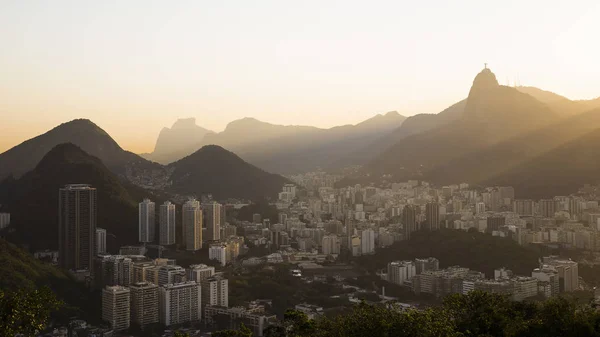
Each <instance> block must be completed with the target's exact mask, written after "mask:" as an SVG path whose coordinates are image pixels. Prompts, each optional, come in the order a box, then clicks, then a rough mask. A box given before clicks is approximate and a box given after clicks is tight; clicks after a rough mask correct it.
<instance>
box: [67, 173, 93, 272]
mask: <svg viewBox="0 0 600 337" xmlns="http://www.w3.org/2000/svg"><path fill="white" fill-rule="evenodd" d="M97 210H98V208H97V204H96V189H95V188H93V187H91V186H90V185H84V184H77V185H75V184H73V185H66V186H65V187H63V188H61V189H60V190H59V200H58V234H59V236H58V261H59V264H60V266H61V267H63V268H65V269H74V270H83V269H87V270H90V271H91V270H92V269H93V263H94V262H93V261H94V256H95V255H96V222H97V212H98V211H97Z"/></svg>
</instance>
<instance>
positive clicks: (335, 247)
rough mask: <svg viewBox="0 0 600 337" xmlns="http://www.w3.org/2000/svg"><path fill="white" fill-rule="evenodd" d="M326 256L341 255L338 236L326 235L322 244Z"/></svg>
mask: <svg viewBox="0 0 600 337" xmlns="http://www.w3.org/2000/svg"><path fill="white" fill-rule="evenodd" d="M321 249H322V251H323V254H325V255H337V254H339V253H340V238H339V236H337V235H325V236H324V237H323V241H322V244H321Z"/></svg>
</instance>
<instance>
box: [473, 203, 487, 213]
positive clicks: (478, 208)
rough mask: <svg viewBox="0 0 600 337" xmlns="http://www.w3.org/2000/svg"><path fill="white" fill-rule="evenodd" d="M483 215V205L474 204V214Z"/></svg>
mask: <svg viewBox="0 0 600 337" xmlns="http://www.w3.org/2000/svg"><path fill="white" fill-rule="evenodd" d="M481 213H485V203H484V202H478V203H476V204H475V214H481Z"/></svg>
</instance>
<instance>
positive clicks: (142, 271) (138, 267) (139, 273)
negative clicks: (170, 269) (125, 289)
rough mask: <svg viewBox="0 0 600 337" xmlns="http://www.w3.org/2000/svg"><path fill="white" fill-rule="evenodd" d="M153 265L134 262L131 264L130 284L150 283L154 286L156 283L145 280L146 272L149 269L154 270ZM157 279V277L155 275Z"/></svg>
mask: <svg viewBox="0 0 600 337" xmlns="http://www.w3.org/2000/svg"><path fill="white" fill-rule="evenodd" d="M154 267H155V265H154V263H152V262H135V263H134V264H133V278H132V282H133V283H139V282H146V281H148V282H152V283H154V284H158V282H156V283H155V282H153V281H154V280H146V275H147V272H146V271H147V270H150V269H151V268H154ZM157 278H158V275H157Z"/></svg>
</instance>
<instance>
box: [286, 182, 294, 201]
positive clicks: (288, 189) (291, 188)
mask: <svg viewBox="0 0 600 337" xmlns="http://www.w3.org/2000/svg"><path fill="white" fill-rule="evenodd" d="M283 192H287V193H290V194H291V195H292V198H295V197H296V185H294V184H285V185H283Z"/></svg>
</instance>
